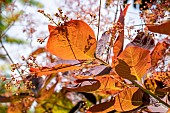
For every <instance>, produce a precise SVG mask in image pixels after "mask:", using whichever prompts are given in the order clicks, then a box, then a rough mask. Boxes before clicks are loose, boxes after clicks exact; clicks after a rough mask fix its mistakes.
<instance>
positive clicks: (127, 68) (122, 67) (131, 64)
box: [115, 47, 150, 81]
mask: <svg viewBox="0 0 170 113" xmlns="http://www.w3.org/2000/svg"><path fill="white" fill-rule="evenodd" d="M118 58H119V64H118V65H117V66H116V67H115V70H116V72H117V73H118V75H120V76H121V77H123V78H126V79H129V80H136V79H137V80H139V81H140V80H141V78H142V77H143V76H144V75H145V74H146V72H147V69H149V68H150V55H149V50H145V49H142V48H140V47H128V48H126V49H125V50H124V51H123V52H122V53H121V54H120V56H119V57H118Z"/></svg>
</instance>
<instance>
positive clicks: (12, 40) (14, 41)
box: [4, 36, 26, 44]
mask: <svg viewBox="0 0 170 113" xmlns="http://www.w3.org/2000/svg"><path fill="white" fill-rule="evenodd" d="M4 41H5V42H7V43H11V44H25V43H26V41H24V40H22V39H17V38H13V37H9V36H7V37H6V38H5V39H4Z"/></svg>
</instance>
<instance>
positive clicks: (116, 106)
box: [87, 87, 144, 113]
mask: <svg viewBox="0 0 170 113" xmlns="http://www.w3.org/2000/svg"><path fill="white" fill-rule="evenodd" d="M143 94H144V93H143V92H142V91H141V90H140V89H139V88H137V87H131V88H128V89H125V90H124V91H122V92H120V93H119V94H118V95H116V97H115V98H114V100H111V101H109V102H104V103H101V104H97V105H94V106H93V107H91V108H90V109H88V112H87V113H94V112H95V113H107V112H110V111H112V110H116V111H118V112H123V111H130V110H133V109H135V108H137V107H139V106H140V105H142V103H143V102H142V97H143Z"/></svg>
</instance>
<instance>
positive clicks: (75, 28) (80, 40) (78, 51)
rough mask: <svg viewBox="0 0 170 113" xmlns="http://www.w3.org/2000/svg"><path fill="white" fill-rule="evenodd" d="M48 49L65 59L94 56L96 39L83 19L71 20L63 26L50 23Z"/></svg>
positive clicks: (81, 58) (90, 57)
mask: <svg viewBox="0 0 170 113" xmlns="http://www.w3.org/2000/svg"><path fill="white" fill-rule="evenodd" d="M49 32H50V37H49V39H48V42H47V50H48V51H49V52H50V53H51V54H53V55H56V56H58V57H60V58H62V59H65V60H75V59H76V60H87V59H93V58H94V52H95V49H96V39H95V35H94V32H93V30H92V29H91V27H90V26H89V25H88V24H86V23H85V22H83V21H81V20H71V21H69V22H66V23H65V24H64V25H63V26H61V27H57V26H51V25H49Z"/></svg>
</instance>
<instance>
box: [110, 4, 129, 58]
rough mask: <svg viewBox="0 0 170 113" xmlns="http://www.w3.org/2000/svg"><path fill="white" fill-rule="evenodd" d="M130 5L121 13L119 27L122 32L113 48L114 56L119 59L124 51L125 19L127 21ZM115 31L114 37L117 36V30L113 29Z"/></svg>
mask: <svg viewBox="0 0 170 113" xmlns="http://www.w3.org/2000/svg"><path fill="white" fill-rule="evenodd" d="M129 5H130V4H127V5H126V7H125V8H124V10H123V11H121V13H120V16H119V19H118V22H117V23H118V25H119V27H120V28H119V29H121V32H120V33H119V35H118V37H117V39H116V41H115V43H114V46H113V53H114V56H115V57H117V56H119V54H120V53H121V52H122V51H123V44H124V19H125V15H126V12H127V9H128V7H129ZM113 30H114V31H112V32H113V33H112V36H114V35H115V32H116V29H115V28H114V29H113Z"/></svg>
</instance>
